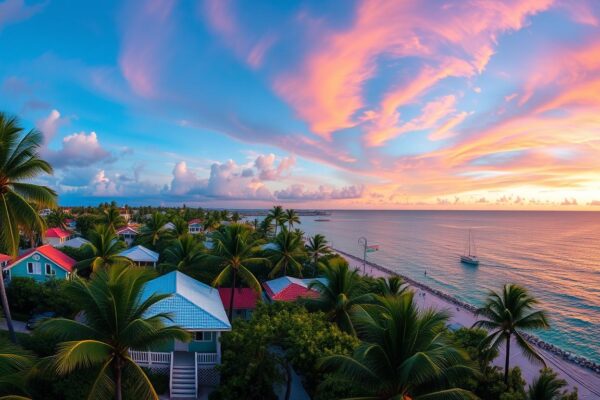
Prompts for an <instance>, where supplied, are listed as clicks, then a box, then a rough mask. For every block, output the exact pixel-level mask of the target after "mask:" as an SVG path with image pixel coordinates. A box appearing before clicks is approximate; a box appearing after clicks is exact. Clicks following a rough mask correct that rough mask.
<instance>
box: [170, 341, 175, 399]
mask: <svg viewBox="0 0 600 400" xmlns="http://www.w3.org/2000/svg"><path fill="white" fill-rule="evenodd" d="M174 358H175V357H173V352H171V365H170V366H169V396H171V397H172V396H173V359H174Z"/></svg>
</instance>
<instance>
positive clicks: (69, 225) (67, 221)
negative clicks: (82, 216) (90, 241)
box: [65, 218, 77, 231]
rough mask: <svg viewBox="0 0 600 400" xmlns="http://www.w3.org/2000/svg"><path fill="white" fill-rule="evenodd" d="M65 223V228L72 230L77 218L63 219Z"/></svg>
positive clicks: (75, 226)
mask: <svg viewBox="0 0 600 400" xmlns="http://www.w3.org/2000/svg"><path fill="white" fill-rule="evenodd" d="M65 225H66V226H67V229H69V230H71V231H74V230H75V229H77V220H75V219H73V218H67V219H65Z"/></svg>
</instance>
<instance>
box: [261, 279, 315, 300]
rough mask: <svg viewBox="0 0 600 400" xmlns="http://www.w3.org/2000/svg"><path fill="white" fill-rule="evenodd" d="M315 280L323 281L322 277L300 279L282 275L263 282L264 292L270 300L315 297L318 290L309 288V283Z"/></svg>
mask: <svg viewBox="0 0 600 400" xmlns="http://www.w3.org/2000/svg"><path fill="white" fill-rule="evenodd" d="M315 280H319V281H321V282H323V283H325V282H326V280H325V279H324V278H312V279H300V278H293V277H291V276H282V277H281V278H277V279H273V280H270V281H266V282H264V283H263V287H264V289H265V294H266V295H267V298H268V300H270V301H296V300H298V299H299V298H302V297H304V298H307V297H308V298H315V297H318V296H319V292H317V291H316V290H315V289H309V285H310V284H311V283H312V282H314V281H315Z"/></svg>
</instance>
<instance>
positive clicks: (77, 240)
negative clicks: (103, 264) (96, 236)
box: [56, 236, 90, 249]
mask: <svg viewBox="0 0 600 400" xmlns="http://www.w3.org/2000/svg"><path fill="white" fill-rule="evenodd" d="M88 243H90V241H89V240H86V239H84V238H82V237H79V236H77V237H74V238H71V239H69V240H67V241H65V242H63V243H62V244H60V245H58V246H56V247H73V248H75V249H78V248H80V247H82V246H85V245H86V244H88Z"/></svg>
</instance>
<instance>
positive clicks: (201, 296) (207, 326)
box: [142, 271, 231, 331]
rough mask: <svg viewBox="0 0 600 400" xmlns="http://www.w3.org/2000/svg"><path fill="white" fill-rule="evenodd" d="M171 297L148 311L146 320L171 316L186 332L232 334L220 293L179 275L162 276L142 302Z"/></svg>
mask: <svg viewBox="0 0 600 400" xmlns="http://www.w3.org/2000/svg"><path fill="white" fill-rule="evenodd" d="M154 293H157V294H170V295H171V296H170V297H168V298H166V299H164V300H161V301H159V302H158V303H156V304H154V305H153V306H152V307H150V308H149V309H148V311H147V312H146V315H147V316H152V315H156V314H158V313H170V314H171V318H172V319H173V321H167V324H170V325H178V326H180V327H182V328H184V329H186V330H227V331H228V330H231V324H230V323H229V319H228V318H227V313H226V312H225V309H224V308H223V303H222V302H221V297H220V296H219V291H218V290H217V289H215V288H213V287H210V286H208V285H205V284H204V283H202V282H198V281H197V280H195V279H192V278H190V277H189V276H187V275H185V274H182V273H181V272H179V271H173V272H170V273H168V274H166V275H163V276H159V277H158V278H156V279H153V280H151V281H150V282H148V283H147V284H146V287H145V288H144V292H143V294H142V299H147V298H148V297H150V296H151V295H152V294H154Z"/></svg>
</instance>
